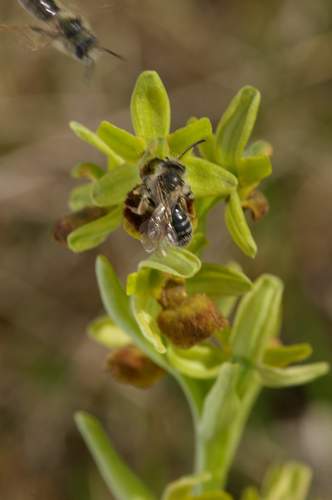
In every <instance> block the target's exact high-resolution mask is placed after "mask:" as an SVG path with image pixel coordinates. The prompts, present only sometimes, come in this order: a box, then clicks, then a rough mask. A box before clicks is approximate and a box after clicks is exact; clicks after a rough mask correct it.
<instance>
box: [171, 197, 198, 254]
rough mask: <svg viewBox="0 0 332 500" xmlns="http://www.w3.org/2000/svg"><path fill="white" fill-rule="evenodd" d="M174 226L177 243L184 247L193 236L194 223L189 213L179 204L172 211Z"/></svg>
mask: <svg viewBox="0 0 332 500" xmlns="http://www.w3.org/2000/svg"><path fill="white" fill-rule="evenodd" d="M172 226H173V229H174V231H175V233H176V237H177V245H178V246H179V247H183V246H185V245H187V244H188V243H189V241H190V240H191V237H192V231H193V230H192V225H191V221H190V219H189V216H188V215H187V213H186V212H185V211H184V210H183V209H182V208H181V206H180V205H179V204H177V205H175V207H174V208H173V211H172Z"/></svg>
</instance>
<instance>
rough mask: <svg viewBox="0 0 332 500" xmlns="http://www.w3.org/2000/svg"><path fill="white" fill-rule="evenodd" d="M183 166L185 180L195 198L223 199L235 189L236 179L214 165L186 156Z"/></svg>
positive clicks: (201, 159)
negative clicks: (215, 197)
mask: <svg viewBox="0 0 332 500" xmlns="http://www.w3.org/2000/svg"><path fill="white" fill-rule="evenodd" d="M184 164H185V166H186V174H185V176H186V180H187V182H188V184H189V186H190V187H191V189H192V192H193V193H194V195H195V197H196V198H200V197H203V196H204V197H205V196H210V197H212V196H219V197H221V198H225V197H226V196H228V195H229V194H230V193H232V192H233V191H234V190H235V189H236V188H237V185H238V182H237V179H236V177H235V176H234V175H233V174H231V173H230V172H228V171H227V170H225V169H224V168H222V167H220V166H219V165H217V164H216V163H211V162H210V161H208V160H204V159H203V158H196V157H194V156H188V157H187V158H186V159H185V161H184Z"/></svg>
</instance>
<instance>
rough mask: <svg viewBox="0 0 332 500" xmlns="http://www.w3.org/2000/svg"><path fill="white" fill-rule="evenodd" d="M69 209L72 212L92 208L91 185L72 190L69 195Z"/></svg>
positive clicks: (83, 185)
mask: <svg viewBox="0 0 332 500" xmlns="http://www.w3.org/2000/svg"><path fill="white" fill-rule="evenodd" d="M68 204H69V208H70V210H72V211H73V212H77V211H78V210H82V208H85V207H91V206H93V204H94V203H93V200H92V183H89V184H82V185H81V186H77V187H76V188H74V189H72V191H71V193H70V195H69V202H68Z"/></svg>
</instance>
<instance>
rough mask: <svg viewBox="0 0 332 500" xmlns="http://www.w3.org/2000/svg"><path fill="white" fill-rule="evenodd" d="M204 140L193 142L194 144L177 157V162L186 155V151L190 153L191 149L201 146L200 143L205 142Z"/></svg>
mask: <svg viewBox="0 0 332 500" xmlns="http://www.w3.org/2000/svg"><path fill="white" fill-rule="evenodd" d="M205 141H206V139H200V140H199V141H197V142H194V144H190V146H188V147H187V148H186V149H185V150H184V151H183V152H182V153H181V154H180V156H178V160H181V158H183V157H184V155H185V154H186V153H188V151H190V150H191V149H192V148H194V147H195V146H198V145H199V144H202V142H205Z"/></svg>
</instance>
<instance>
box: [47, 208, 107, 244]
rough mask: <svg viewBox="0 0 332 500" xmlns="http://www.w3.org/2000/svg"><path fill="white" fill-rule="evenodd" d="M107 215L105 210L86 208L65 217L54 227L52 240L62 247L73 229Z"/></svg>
mask: <svg viewBox="0 0 332 500" xmlns="http://www.w3.org/2000/svg"><path fill="white" fill-rule="evenodd" d="M106 214H107V210H106V209H105V208H101V207H86V208H83V209H82V210H79V211H78V212H74V213H72V214H68V215H65V216H64V217H62V219H60V220H58V221H57V222H56V224H55V226H54V230H53V235H54V239H55V240H56V241H58V242H59V243H62V244H64V245H66V244H67V238H68V235H69V234H70V233H71V232H72V231H74V230H75V229H77V228H79V227H81V226H83V225H84V224H88V223H89V222H92V221H94V220H97V219H99V218H100V217H103V216H104V215H106Z"/></svg>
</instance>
